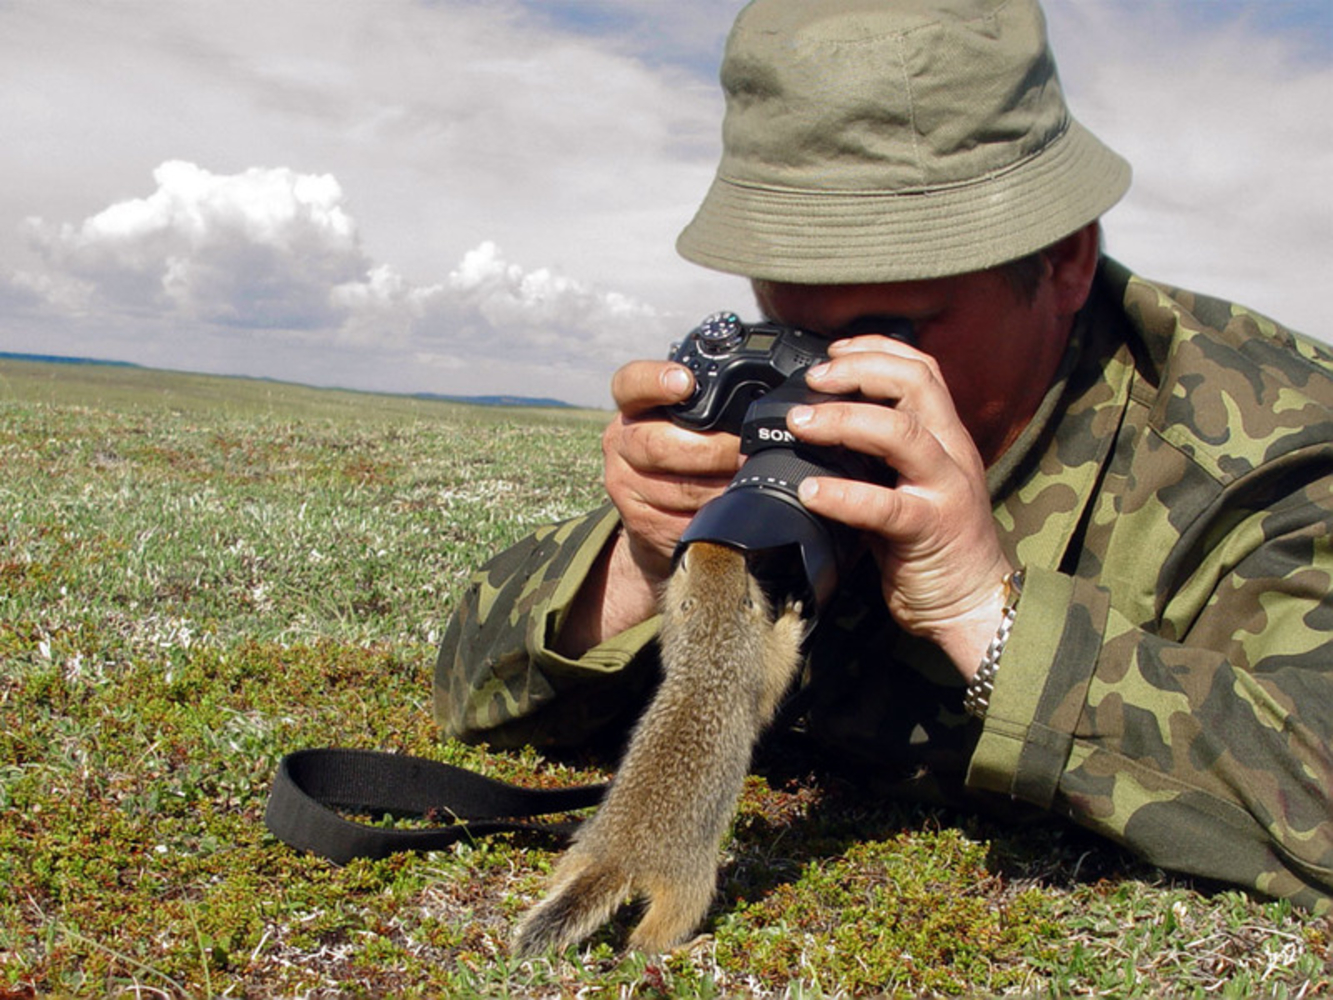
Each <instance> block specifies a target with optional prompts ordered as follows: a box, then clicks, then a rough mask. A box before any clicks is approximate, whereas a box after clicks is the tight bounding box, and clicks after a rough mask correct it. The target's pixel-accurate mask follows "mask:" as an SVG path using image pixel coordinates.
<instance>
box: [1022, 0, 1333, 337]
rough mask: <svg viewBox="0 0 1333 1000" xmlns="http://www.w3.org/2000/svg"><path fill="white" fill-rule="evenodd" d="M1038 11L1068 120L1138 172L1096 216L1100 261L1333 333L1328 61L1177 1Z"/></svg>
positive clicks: (1332, 100)
mask: <svg viewBox="0 0 1333 1000" xmlns="http://www.w3.org/2000/svg"><path fill="white" fill-rule="evenodd" d="M1047 6H1048V10H1049V13H1050V16H1051V33H1052V40H1053V44H1054V45H1055V47H1056V54H1057V58H1058V60H1059V62H1060V72H1061V76H1062V78H1063V79H1064V81H1065V83H1066V87H1067V90H1068V92H1069V99H1070V103H1071V106H1072V107H1073V109H1074V112H1075V114H1076V115H1077V116H1078V117H1079V118H1080V119H1081V120H1082V121H1083V122H1084V123H1085V124H1087V125H1088V126H1089V127H1090V128H1092V130H1093V131H1094V132H1096V133H1097V134H1098V136H1099V137H1101V138H1102V139H1103V140H1104V141H1105V142H1106V143H1107V144H1108V145H1110V146H1111V147H1112V148H1114V149H1115V150H1116V151H1117V152H1119V153H1121V155H1123V156H1124V157H1125V158H1126V159H1128V160H1129V161H1130V163H1131V164H1132V165H1133V167H1134V182H1133V186H1132V187H1131V189H1130V192H1129V195H1128V196H1127V197H1126V198H1125V200H1124V202H1123V203H1122V204H1121V205H1119V206H1118V207H1116V208H1115V209H1112V211H1111V212H1110V213H1109V214H1108V216H1107V219H1106V225H1105V228H1106V230H1107V238H1108V250H1109V252H1110V253H1111V254H1112V255H1113V256H1116V257H1119V258H1120V259H1122V260H1123V261H1124V262H1125V263H1126V264H1128V265H1129V266H1131V267H1133V268H1134V269H1135V270H1137V271H1139V272H1140V273H1142V274H1144V275H1146V276H1148V277H1153V278H1159V279H1162V280H1165V281H1171V282H1175V283H1177V284H1180V285H1183V286H1185V287H1188V288H1193V289H1194V290H1196V291H1201V292H1207V293H1211V294H1215V295H1220V296H1222V297H1224V298H1231V299H1234V300H1236V301H1239V302H1242V303H1245V304H1247V305H1250V306H1252V307H1254V308H1257V309H1260V310H1262V311H1267V312H1269V313H1270V314H1272V315H1273V317H1274V318H1276V319H1278V320H1279V321H1282V322H1285V323H1288V324H1290V325H1292V326H1294V327H1297V328H1298V329H1303V330H1304V332H1307V333H1310V334H1312V335H1314V336H1317V337H1320V338H1321V339H1324V340H1330V339H1333V329H1330V327H1329V326H1328V320H1327V306H1326V302H1325V299H1326V295H1325V292H1324V288H1325V287H1326V286H1327V284H1328V274H1329V271H1330V267H1333V195H1331V194H1330V193H1329V185H1328V179H1329V178H1330V177H1333V67H1330V66H1329V65H1328V63H1327V60H1319V59H1311V58H1309V57H1308V56H1307V55H1305V54H1304V50H1303V48H1302V45H1303V43H1302V42H1301V40H1300V39H1299V38H1295V37H1286V36H1272V37H1265V36H1263V35H1260V34H1258V33H1257V32H1256V31H1255V30H1254V25H1253V24H1252V23H1251V20H1252V19H1250V18H1247V17H1246V16H1245V13H1246V12H1245V9H1244V7H1243V5H1242V6H1240V7H1239V8H1237V5H1232V6H1233V8H1236V9H1238V10H1239V13H1240V15H1241V16H1240V17H1239V18H1233V19H1232V20H1230V21H1224V22H1223V23H1222V24H1221V25H1220V26H1216V27H1211V28H1210V27H1206V26H1204V25H1201V24H1199V23H1196V22H1192V21H1188V20H1187V19H1186V16H1185V15H1186V14H1187V13H1189V12H1188V11H1187V10H1186V8H1184V7H1182V6H1181V5H1178V4H1166V3H1138V4H1132V3H1131V4H1126V3H1114V4H1112V3H1106V2H1096V0H1079V2H1078V3H1074V2H1072V0H1054V2H1051V0H1048V3H1047ZM1251 13H1253V12H1251Z"/></svg>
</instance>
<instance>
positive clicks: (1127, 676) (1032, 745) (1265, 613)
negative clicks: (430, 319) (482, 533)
mask: <svg viewBox="0 0 1333 1000" xmlns="http://www.w3.org/2000/svg"><path fill="white" fill-rule="evenodd" d="M988 477H989V480H990V486H991V495H992V498H993V502H994V513H995V519H996V523H997V524H998V526H999V528H1000V533H1001V538H1002V541H1003V543H1004V544H1005V546H1006V547H1007V549H1008V554H1009V557H1010V559H1011V560H1012V561H1013V562H1014V563H1015V564H1016V565H1023V566H1025V567H1026V571H1027V580H1026V585H1025V588H1024V593H1023V596H1022V599H1021V600H1020V602H1019V605H1018V614H1017V619H1016V621H1015V623H1014V628H1013V632H1012V634H1011V637H1010V639H1009V642H1008V645H1007V647H1006V649H1005V652H1004V657H1003V660H1002V663H1001V666H1000V671H999V674H998V677H997V680H996V685H995V691H994V694H993V695H992V698H991V703H990V710H989V712H988V715H987V718H986V720H985V723H984V725H981V724H979V723H976V722H973V721H971V720H970V719H969V718H968V717H967V716H966V715H965V714H964V713H963V712H962V709H961V700H962V699H961V681H960V680H959V679H958V677H957V673H956V671H955V670H954V669H953V668H952V666H951V665H950V664H949V663H948V662H947V661H946V660H945V658H944V657H943V655H942V654H941V653H940V652H939V651H938V650H937V649H935V648H934V647H932V646H930V645H929V644H927V643H924V642H921V641H919V640H915V639H911V638H910V637H904V636H902V635H901V634H899V633H898V632H897V630H896V629H895V628H894V626H893V624H892V622H891V620H890V619H889V616H888V613H887V611H886V610H885V608H884V605H883V602H882V598H881V597H880V592H879V585H878V577H877V574H876V573H875V571H874V567H873V566H872V565H862V566H861V567H859V568H858V569H857V570H856V571H855V572H853V573H851V574H848V576H847V579H844V580H843V582H842V586H841V587H840V590H839V594H838V596H837V597H836V598H835V600H834V601H833V602H832V604H831V605H830V607H829V609H828V610H827V612H826V613H825V614H824V615H823V616H822V618H821V621H820V623H819V625H818V627H817V628H816V629H815V631H814V633H813V635H812V636H811V638H810V641H809V649H808V658H807V666H806V669H805V672H804V675H803V678H802V684H803V691H802V694H803V696H804V697H803V699H802V711H803V713H804V725H805V727H806V729H807V731H808V732H809V733H810V734H811V735H812V736H813V737H815V738H816V739H819V740H820V741H821V742H822V743H823V744H824V745H826V746H827V747H829V748H831V749H833V750H835V751H836V752H838V753H840V754H842V755H844V756H845V757H846V758H848V759H850V760H857V761H862V762H867V763H870V764H872V765H873V766H874V768H875V772H876V773H877V774H879V775H881V776H887V779H886V780H888V783H890V784H892V785H894V786H895V787H896V788H898V789H901V790H904V791H909V792H910V791H915V792H921V793H923V794H924V793H931V794H934V793H937V792H938V793H941V794H947V793H950V792H953V791H957V792H961V793H963V794H966V795H969V796H973V797H980V798H985V797H987V796H992V797H995V798H996V799H997V800H1004V801H1009V800H1018V801H1021V802H1026V803H1031V804H1034V805H1036V806H1039V807H1041V808H1043V809H1046V810H1050V811H1054V812H1057V813H1060V814H1063V815H1065V816H1068V817H1070V818H1072V819H1073V820H1075V821H1076V822H1078V823H1080V824H1082V825H1084V826H1086V827H1089V828H1091V829H1093V830H1096V831H1098V832H1100V833H1102V834H1104V835H1106V836H1108V837H1111V838H1113V839H1114V840H1116V841H1118V842H1120V843H1122V844H1125V845H1127V846H1128V847H1130V848H1131V849H1133V850H1134V851H1136V852H1137V853H1139V854H1140V855H1142V856H1143V857H1145V858H1146V859H1148V860H1149V861H1151V862H1153V863H1155V864H1158V865H1160V866H1162V867H1164V868H1168V869H1172V870H1175V871H1179V872H1184V873H1187V874H1192V875H1198V876H1204V877H1208V878H1213V879H1220V880H1223V881H1226V882H1232V883H1238V884H1241V885H1246V886H1249V887H1252V888H1255V889H1257V890H1259V891H1261V892H1263V893H1266V894H1269V895H1272V896H1279V897H1287V898H1290V899H1292V900H1294V901H1296V902H1297V903H1299V904H1300V905H1303V906H1306V907H1309V908H1312V909H1316V910H1319V911H1326V910H1328V909H1329V908H1330V907H1331V906H1333V807H1331V806H1330V794H1331V792H1330V790H1333V751H1331V750H1330V744H1333V355H1331V354H1330V353H1329V352H1328V351H1327V349H1325V348H1323V347H1321V346H1317V345H1315V344H1314V343H1312V342H1311V341H1308V340H1306V339H1303V338H1301V337H1299V336H1298V335H1296V334H1293V333H1292V332H1290V331H1288V330H1286V329H1284V328H1282V327H1280V326H1278V325H1276V324H1274V323H1273V322H1271V321H1270V320H1268V319H1265V318H1264V317H1262V316H1259V315H1256V314H1254V313H1252V312H1250V311H1247V310H1245V309H1243V308H1240V307H1238V306H1234V305H1231V304H1229V303H1225V302H1221V301H1218V300H1215V299H1210V298H1205V297H1203V296H1199V295H1194V294H1191V293H1188V292H1184V291H1180V290H1176V289H1170V288H1166V287H1163V286H1160V285H1156V284H1152V283H1150V282H1147V281H1145V280H1143V279H1141V278H1138V277H1136V276H1133V275H1131V274H1130V273H1129V272H1128V271H1126V270H1125V269H1123V268H1122V267H1120V266H1119V265H1118V264H1116V263H1114V262H1113V261H1109V260H1108V261H1104V262H1103V264H1102V266H1101V269H1100V272H1099V275H1098V280H1097V282H1096V285H1095V288H1094V292H1093V296H1092V298H1091V299H1090V301H1089V304H1088V306H1087V307H1086V308H1085V309H1084V310H1083V312H1082V313H1081V314H1080V317H1079V320H1078V322H1077V323H1076V325H1075V333H1074V337H1073V338H1072V341H1071V347H1070V351H1069V354H1068V357H1067V358H1066V362H1065V366H1064V368H1063V369H1062V373H1061V375H1060V377H1059V379H1058V380H1057V382H1056V384H1055V385H1054V386H1053V387H1052V389H1051V391H1050V393H1049V394H1048V395H1047V397H1046V400H1045V402H1044V403H1043V405H1042V407H1041V410H1040V411H1039V413H1038V414H1037V417H1036V418H1035V419H1034V420H1033V421H1032V423H1031V424H1030V426H1029V427H1028V428H1027V430H1026V431H1025V433H1024V435H1023V437H1022V438H1021V439H1020V440H1019V441H1018V442H1017V443H1016V444H1015V445H1014V446H1013V447H1011V448H1010V449H1009V451H1008V452H1007V453H1006V455H1005V456H1003V458H1002V459H1001V460H1000V462H999V463H997V465H996V466H995V467H993V468H992V469H990V470H989V472H988ZM616 527H617V521H616V517H615V513H614V510H612V509H610V508H604V509H602V510H601V511H597V512H594V513H593V514H590V515H588V516H586V517H582V518H578V519H575V520H573V521H569V522H566V523H563V524H560V525H555V526H551V527H548V528H544V529H542V530H540V531H538V532H537V533H536V534H534V535H532V536H531V537H530V538H528V539H527V540H526V541H524V542H522V543H520V544H519V545H517V546H515V547H514V548H512V549H510V550H509V551H507V552H504V553H502V554H501V555H499V556H497V557H496V558H495V559H494V560H493V561H492V562H491V563H489V564H488V565H487V566H485V567H483V568H482V569H481V570H480V571H479V572H478V573H477V575H476V577H475V578H474V581H473V584H472V587H471V589H470V590H469V591H468V593H467V595H466V597H465V598H464V600H463V601H462V603H461V605H460V606H459V607H458V609H457V610H456V612H455V614H454V618H453V620H452V622H451V623H450V625H449V628H448V630H447V633H446V635H445V638H444V642H443V645H442V647H441V650H440V657H439V662H438V664H437V666H436V673H435V710H436V717H437V719H438V721H439V723H440V725H441V726H442V727H443V729H444V731H445V732H446V733H447V734H450V735H455V736H459V737H462V738H464V739H477V740H481V739H484V740H487V741H488V742H490V743H492V744H493V745H513V744H518V743H524V742H531V743H535V744H538V745H556V744H571V743H577V742H580V741H584V740H588V739H590V738H592V737H593V736H594V735H596V734H597V733H600V732H604V731H606V730H607V729H608V728H614V727H618V726H623V725H624V724H625V723H626V721H627V720H628V719H630V718H632V716H633V715H634V714H635V713H636V712H637V711H638V710H639V708H640V707H641V706H642V704H643V703H644V700H645V698H646V696H647V693H648V692H649V690H650V688H651V686H652V684H653V682H654V679H655V677H656V671H657V669H658V666H657V660H656V648H655V642H654V637H655V632H656V625H657V623H656V621H650V622H645V623H644V624H643V625H641V626H639V627H637V628H635V629H632V630H630V631H628V632H626V633H624V634H622V635H619V636H616V637H614V638H612V639H610V640H608V641H607V642H606V643H604V644H603V645H602V646H599V647H598V648H596V649H593V650H591V651H590V652H589V653H587V654H586V655H585V656H584V657H583V658H582V659H580V660H578V661H571V660H567V659H563V658H562V657H560V656H557V655H556V654H555V653H553V652H552V651H551V649H550V645H551V643H550V640H551V639H552V637H553V636H554V635H555V634H557V632H558V630H559V628H560V626H561V624H562V622H563V619H564V615H565V613H566V609H567V608H568V607H569V604H570V601H571V600H572V598H573V596H574V594H575V593H576V592H577V590H578V587H579V585H580V584H581V582H582V580H583V578H584V576H585V575H586V573H587V571H588V569H589V567H590V566H591V565H592V564H593V562H594V561H595V559H596V557H597V554H598V553H599V552H600V551H601V550H602V548H603V546H604V545H605V544H606V543H607V541H608V540H609V539H610V538H611V537H613V534H614V532H615V531H616Z"/></svg>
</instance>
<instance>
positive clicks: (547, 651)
mask: <svg viewBox="0 0 1333 1000" xmlns="http://www.w3.org/2000/svg"><path fill="white" fill-rule="evenodd" d="M618 527H619V519H618V516H617V514H616V512H615V509H614V508H613V507H611V506H610V505H609V504H608V505H607V506H604V507H602V508H600V509H599V510H596V511H594V512H592V513H590V514H587V515H584V516H582V517H577V518H573V519H571V520H569V521H564V522H561V523H559V524H554V525H549V526H546V527H543V528H540V529H538V530H537V531H536V532H534V533H533V534H532V535H530V536H528V537H527V538H525V539H523V540H522V541H520V542H519V543H517V544H516V545H514V546H513V547H512V548H509V549H507V550H505V551H504V552H501V553H500V554H499V555H498V556H496V557H495V558H494V559H492V560H491V561H490V562H489V563H487V564H486V565H484V566H483V567H482V568H481V569H480V570H478V571H477V572H476V573H475V574H474V575H473V577H472V580H471V583H470V586H469V587H468V589H467V591H466V592H465V593H464V595H463V597H462V599H461V600H460V601H459V604H458V607H457V609H456V610H455V612H454V615H453V618H452V619H451V620H450V622H449V625H448V628H447V629H446V631H445V635H444V640H443V642H442V643H441V645H440V653H439V658H438V659H437V660H436V664H435V680H434V691H433V694H434V711H435V719H436V722H437V723H438V724H439V725H440V727H441V729H442V730H443V732H444V733H445V735H448V736H455V737H458V738H460V739H464V740H469V741H483V740H484V741H486V742H488V743H490V744H492V745H493V746H519V745H523V744H532V745H534V746H572V745H576V744H580V743H586V742H587V741H589V740H590V739H592V738H594V737H595V736H597V735H598V734H600V733H603V732H605V731H606V730H608V729H612V728H614V727H616V726H621V725H624V724H626V722H627V719H626V716H632V715H633V714H634V713H635V712H636V711H637V709H638V708H639V707H641V706H642V703H643V700H644V698H645V697H646V692H647V689H648V687H649V686H650V684H651V682H652V681H653V679H655V677H656V675H657V669H658V668H657V658H656V644H655V643H654V642H653V641H652V640H653V639H654V637H655V636H656V634H657V624H658V622H657V619H656V618H654V619H650V620H649V621H647V622H644V623H642V624H641V625H638V626H635V627H634V628H632V629H629V630H627V631H625V632H623V633H621V634H620V635H618V636H613V637H612V638H610V639H608V640H607V641H606V642H604V643H602V644H601V645H600V646H597V647H595V648H593V649H591V650H589V651H588V652H587V653H586V654H584V656H583V657H582V658H581V659H579V660H570V659H567V658H565V657H563V656H560V655H559V654H557V653H555V652H553V651H552V650H551V648H550V643H551V642H552V640H553V639H554V637H555V636H556V635H557V634H558V633H559V630H560V627H561V625H563V624H564V619H565V615H566V614H567V612H568V609H569V606H570V604H571V602H572V601H573V599H574V595H575V594H576V593H577V592H578V589H579V587H580V586H581V585H582V583H583V581H584V579H585V578H586V577H587V575H588V573H589V571H590V570H591V568H592V566H593V564H594V563H595V562H596V560H597V557H598V555H599V554H600V553H601V552H602V550H603V548H604V547H605V546H606V545H607V544H608V542H609V541H610V540H611V539H612V538H613V537H614V536H615V533H616V531H617V529H618Z"/></svg>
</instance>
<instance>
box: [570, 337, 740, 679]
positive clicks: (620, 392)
mask: <svg viewBox="0 0 1333 1000" xmlns="http://www.w3.org/2000/svg"><path fill="white" fill-rule="evenodd" d="M693 389H694V377H693V376H692V375H691V374H690V371H689V369H688V368H685V367H684V366H683V365H679V364H675V363H673V362H668V361H632V362H630V363H629V364H627V365H625V366H624V367H623V368H621V369H620V370H619V371H618V372H616V374H615V376H614V378H613V379H612V381H611V395H612V397H613V398H614V399H615V402H616V407H617V409H618V411H619V412H618V413H617V414H616V417H615V419H614V420H612V421H611V423H610V424H609V425H608V426H607V428H606V431H605V432H604V433H603V434H602V456H603V463H604V472H603V476H604V479H605V484H606V492H607V494H608V495H609V496H610V498H611V501H612V503H614V504H615V505H616V508H617V509H618V510H619V511H620V516H621V521H622V525H623V526H622V528H621V531H620V533H619V534H618V535H617V537H616V539H615V542H614V544H613V545H612V546H611V547H610V548H609V549H608V551H607V552H606V553H604V554H603V556H602V560H601V562H600V563H599V565H598V566H597V567H596V568H595V570H594V571H593V574H592V575H591V576H590V577H589V579H588V581H587V582H586V583H585V584H584V586H583V588H582V589H581V590H580V591H579V595H578V597H577V599H576V600H575V602H574V605H573V607H572V608H571V609H570V615H569V619H568V620H567V621H566V624H565V626H564V628H563V629H562V630H561V633H560V637H559V639H558V641H557V643H556V648H557V649H558V650H559V651H560V652H561V653H563V654H564V655H566V656H571V657H577V656H579V655H582V653H583V652H585V651H586V650H588V649H590V648H591V647H592V646H595V645H596V644H597V643H598V642H601V641H602V640H603V639H605V638H607V637H609V636H611V635H614V634H615V633H617V632H620V631H623V630H624V629H626V628H629V627H630V626H632V625H637V624H638V623H639V622H642V621H645V620H647V619H648V618H650V617H652V615H653V614H654V613H655V612H656V608H657V588H658V585H659V584H661V583H662V582H663V581H665V580H666V578H667V576H669V575H670V573H671V557H672V554H673V553H674V552H675V549H676V543H677V542H678V541H679V540H680V536H681V534H682V533H683V532H684V531H685V527H686V525H688V524H689V523H690V520H691V518H693V517H694V515H695V512H697V511H698V510H699V508H700V507H702V506H703V505H704V504H705V503H707V502H708V501H709V500H711V499H712V498H713V497H715V496H717V495H718V494H719V493H721V492H722V490H723V489H724V488H725V487H726V485H727V483H729V482H730V481H731V477H732V475H733V474H734V473H735V471H736V469H737V467H738V464H739V461H740V458H739V456H740V440H739V439H738V438H736V437H735V436H734V435H731V434H723V433H708V434H700V433H698V432H695V431H690V430H686V429H685V428H683V427H678V426H677V425H675V424H674V423H672V422H671V420H670V418H669V417H668V416H667V415H666V413H665V412H664V407H667V406H670V405H671V404H673V403H679V402H681V401H682V400H685V399H688V398H689V396H690V393H691V392H692V391H693Z"/></svg>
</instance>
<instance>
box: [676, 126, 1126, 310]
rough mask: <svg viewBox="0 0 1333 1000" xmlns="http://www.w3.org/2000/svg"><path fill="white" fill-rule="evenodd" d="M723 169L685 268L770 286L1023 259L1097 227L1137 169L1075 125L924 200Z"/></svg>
mask: <svg viewBox="0 0 1333 1000" xmlns="http://www.w3.org/2000/svg"><path fill="white" fill-rule="evenodd" d="M724 171H725V164H724V166H723V170H721V171H719V173H718V176H717V177H716V178H715V179H714V181H713V184H712V187H711V188H710V189H709V191H708V194H707V195H706V196H705V198H704V201H703V204H702V205H701V206H700V208H699V211H698V213H697V214H696V215H695V217H694V220H693V221H692V222H691V223H690V224H689V225H688V226H687V227H686V228H685V230H684V231H683V232H682V233H681V234H680V237H679V239H678V240H677V241H676V248H677V250H678V251H679V253H680V254H681V256H683V257H684V258H685V259H687V260H690V261H693V262H694V263H696V264H701V265H703V266H704V267H709V268H713V269H714V270H718V271H726V272H728V273H731V274H739V275H744V276H745V277H749V278H760V279H764V280H768V281H782V282H793V283H799V284H860V283H879V282H894V281H914V280H919V279H926V278H940V277H946V276H949V275H954V274H964V273H967V272H970V271H981V270H985V269H986V268H989V267H995V266H996V265H999V264H1003V263H1006V262H1008V261H1011V260H1016V259H1018V258H1020V257H1024V256H1027V255H1028V254H1031V253H1035V252H1036V251H1038V250H1041V249H1042V248H1044V247H1047V246H1050V245H1051V244H1052V243H1055V242H1057V241H1058V240H1060V239H1062V238H1064V237H1065V236H1068V235H1069V234H1070V233H1073V232H1075V231H1076V230H1078V229H1081V228H1082V227H1083V226H1085V225H1087V224H1088V223H1089V222H1092V221H1093V220H1095V219H1097V218H1099V217H1100V216H1101V215H1102V214H1103V213H1104V212H1106V211H1107V210H1108V209H1109V208H1110V207H1111V206H1112V205H1114V204H1115V203H1116V202H1117V201H1119V200H1120V198H1121V197H1122V196H1123V195H1124V193H1125V191H1126V190H1127V189H1128V188H1129V181H1130V168H1129V164H1128V163H1127V162H1125V160H1124V159H1122V158H1121V157H1120V156H1119V155H1117V154H1116V153H1115V152H1113V151H1112V150H1110V149H1109V148H1107V147H1106V146H1105V145H1103V144H1102V143H1101V142H1100V141H1099V140H1098V139H1097V138H1096V137H1095V136H1094V135H1093V134H1092V133H1091V132H1089V131H1088V130H1087V129H1085V128H1083V127H1082V126H1081V125H1080V124H1079V123H1078V122H1077V121H1073V120H1072V119H1071V120H1070V122H1069V126H1068V128H1066V129H1065V131H1064V133H1063V134H1062V135H1060V136H1059V137H1058V138H1057V139H1055V140H1054V141H1053V142H1051V143H1049V144H1048V145H1047V146H1045V147H1044V148H1043V149H1042V150H1041V151H1040V152H1039V153H1038V154H1036V155H1034V156H1032V157H1029V158H1028V159H1026V160H1023V161H1020V162H1019V163H1017V164H1015V165H1013V166H1012V167H1009V168H1008V169H1006V170H1004V171H1001V172H998V173H995V174H992V175H989V176H987V177H984V178H982V179H980V180H976V181H971V182H968V183H965V184H958V185H952V186H948V187H935V188H931V189H930V190H918V191H907V192H900V191H880V190H835V189H806V188H802V189H796V188H779V187H772V186H764V185H757V184H747V183H738V182H735V181H733V180H730V179H728V178H727V177H726V176H725V174H724Z"/></svg>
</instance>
